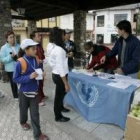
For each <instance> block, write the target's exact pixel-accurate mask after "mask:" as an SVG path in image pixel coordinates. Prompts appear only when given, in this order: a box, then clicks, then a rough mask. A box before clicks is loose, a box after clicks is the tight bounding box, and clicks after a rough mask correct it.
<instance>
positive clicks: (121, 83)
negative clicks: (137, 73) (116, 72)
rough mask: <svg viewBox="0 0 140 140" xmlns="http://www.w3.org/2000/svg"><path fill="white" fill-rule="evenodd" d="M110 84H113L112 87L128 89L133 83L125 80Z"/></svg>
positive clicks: (110, 84)
mask: <svg viewBox="0 0 140 140" xmlns="http://www.w3.org/2000/svg"><path fill="white" fill-rule="evenodd" d="M107 85H108V86H111V87H116V88H120V89H126V88H128V87H129V86H131V83H128V82H126V81H125V82H124V81H118V82H116V83H109V84H107Z"/></svg>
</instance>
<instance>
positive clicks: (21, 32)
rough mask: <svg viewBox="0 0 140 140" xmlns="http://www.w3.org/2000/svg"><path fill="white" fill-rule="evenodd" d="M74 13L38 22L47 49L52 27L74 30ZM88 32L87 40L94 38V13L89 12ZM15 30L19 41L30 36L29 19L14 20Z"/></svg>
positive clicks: (38, 28) (87, 18)
mask: <svg viewBox="0 0 140 140" xmlns="http://www.w3.org/2000/svg"><path fill="white" fill-rule="evenodd" d="M73 20H74V19H73V14H69V15H64V16H60V17H52V18H49V19H43V20H39V21H37V22H36V26H37V30H38V31H39V32H40V34H41V35H42V44H43V47H44V49H46V46H47V44H48V42H49V31H50V29H51V28H53V27H55V26H57V27H60V28H62V29H67V28H68V29H70V30H71V31H73ZM86 20H87V32H86V38H87V40H93V14H91V13H87V17H86ZM12 26H13V30H14V32H15V35H16V40H17V42H18V43H20V42H21V40H23V39H25V38H27V37H28V27H27V21H24V20H15V19H13V21H12ZM73 36H74V35H73V33H72V35H71V39H72V40H73V38H74V37H73Z"/></svg>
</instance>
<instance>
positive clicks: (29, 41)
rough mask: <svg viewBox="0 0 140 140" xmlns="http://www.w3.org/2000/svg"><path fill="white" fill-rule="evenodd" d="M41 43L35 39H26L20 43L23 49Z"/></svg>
mask: <svg viewBox="0 0 140 140" xmlns="http://www.w3.org/2000/svg"><path fill="white" fill-rule="evenodd" d="M38 44H39V43H37V42H35V41H33V40H32V39H24V40H23V41H22V42H21V44H20V48H21V49H22V50H24V49H26V48H27V47H28V46H36V45H38Z"/></svg>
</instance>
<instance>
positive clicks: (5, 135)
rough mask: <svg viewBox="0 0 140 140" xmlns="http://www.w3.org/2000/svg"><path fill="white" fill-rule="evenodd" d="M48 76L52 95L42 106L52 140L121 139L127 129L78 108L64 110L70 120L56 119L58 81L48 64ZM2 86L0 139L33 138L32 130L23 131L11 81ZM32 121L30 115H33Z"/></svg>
mask: <svg viewBox="0 0 140 140" xmlns="http://www.w3.org/2000/svg"><path fill="white" fill-rule="evenodd" d="M45 69H46V72H47V76H46V77H47V79H45V84H44V91H45V94H46V95H48V96H49V99H48V100H46V101H45V103H46V106H44V107H40V120H41V129H42V131H43V133H45V134H47V135H48V136H49V137H50V138H51V140H120V139H121V138H122V136H123V134H124V131H123V130H121V129H120V128H119V127H117V126H113V125H107V124H97V123H89V122H87V121H86V120H85V119H84V118H83V117H81V116H80V115H79V114H78V113H77V112H76V111H75V110H74V109H72V108H71V112H70V113H68V114H64V115H65V116H68V117H70V118H71V121H70V122H68V123H57V122H55V121H54V114H53V99H54V88H55V87H54V84H53V82H52V80H51V72H50V71H51V69H50V68H49V67H48V66H47V67H46V68H45ZM0 90H1V91H2V92H3V93H4V94H5V97H4V98H0V140H33V137H32V130H29V131H27V132H25V131H23V130H22V129H21V127H20V125H19V109H18V101H15V100H14V99H13V98H12V94H11V89H10V84H9V83H0ZM29 124H30V118H29Z"/></svg>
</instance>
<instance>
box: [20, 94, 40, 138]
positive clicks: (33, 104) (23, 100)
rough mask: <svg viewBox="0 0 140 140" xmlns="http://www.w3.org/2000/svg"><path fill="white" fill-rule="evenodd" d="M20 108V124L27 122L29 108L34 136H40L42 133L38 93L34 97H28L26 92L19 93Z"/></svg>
mask: <svg viewBox="0 0 140 140" xmlns="http://www.w3.org/2000/svg"><path fill="white" fill-rule="evenodd" d="M19 108H20V124H25V123H26V122H27V120H28V108H29V109H30V116H31V123H32V127H33V134H34V138H38V137H39V136H40V134H41V130H40V119H39V106H38V95H36V96H35V97H34V98H29V97H26V96H25V95H24V93H19Z"/></svg>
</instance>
